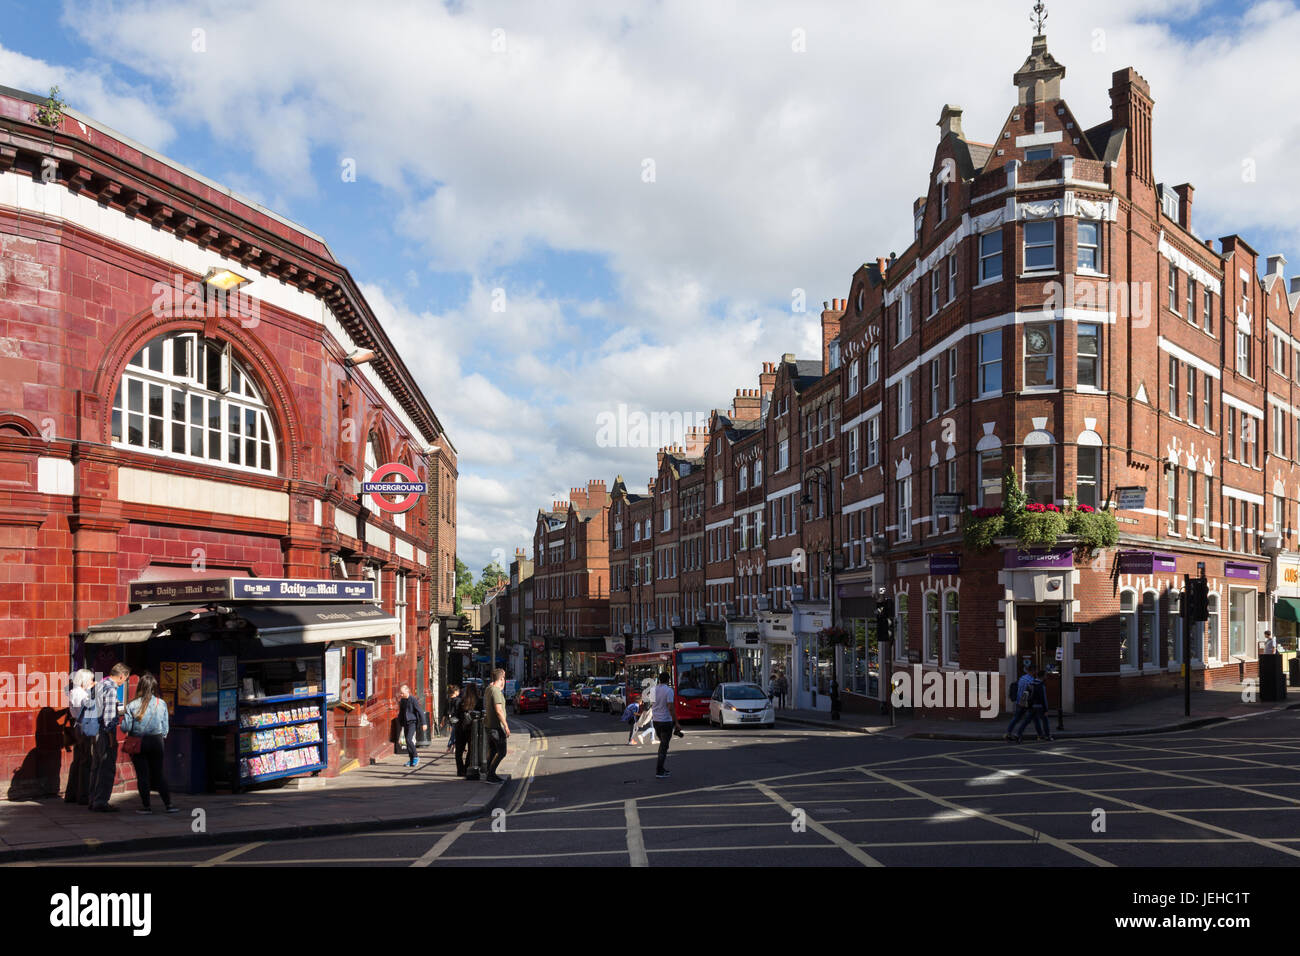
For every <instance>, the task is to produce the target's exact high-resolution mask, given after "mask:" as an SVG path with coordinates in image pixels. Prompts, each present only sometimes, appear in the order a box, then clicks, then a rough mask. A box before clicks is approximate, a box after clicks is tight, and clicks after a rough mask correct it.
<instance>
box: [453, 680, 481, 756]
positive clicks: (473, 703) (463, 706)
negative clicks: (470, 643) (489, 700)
mask: <svg viewBox="0 0 1300 956" xmlns="http://www.w3.org/2000/svg"><path fill="white" fill-rule="evenodd" d="M474 710H478V693H477V692H476V691H475V690H474V685H473V684H466V685H465V693H463V694H461V695H460V696H459V697H458V698H456V708H455V710H453V711H452V712H451V714H452V717H451V719H452V722H453V723H454V725H455V727H456V775H457V776H459V777H463V776H465V748H467V747H468V746H469V728H470V716H469V715H470V711H474Z"/></svg>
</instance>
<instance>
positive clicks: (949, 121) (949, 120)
mask: <svg viewBox="0 0 1300 956" xmlns="http://www.w3.org/2000/svg"><path fill="white" fill-rule="evenodd" d="M936 125H937V126H938V127H939V139H943V138H944V137H945V136H947V135H948V134H949V133H956V134H957V138H958V139H965V138H966V137H965V136H964V135H963V134H962V131H961V107H960V106H949V105H948V104H947V103H945V104H944V106H943V112H942V113H940V114H939V122H938V123H937V124H936Z"/></svg>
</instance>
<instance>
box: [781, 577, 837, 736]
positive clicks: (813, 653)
mask: <svg viewBox="0 0 1300 956" xmlns="http://www.w3.org/2000/svg"><path fill="white" fill-rule="evenodd" d="M794 607H795V610H794V628H795V647H794V656H795V660H794V670H793V671H792V674H793V678H792V679H791V681H790V689H791V692H792V695H793V699H794V704H795V706H796V707H799V708H801V709H804V710H824V711H827V712H829V711H830V709H831V697H830V694H831V682H832V680H834V672H835V653H836V645H835V644H832V643H831V642H830V641H827V640H825V639H823V638H822V637H821V636H820V632H821V631H823V630H825V629H826V628H828V627H830V623H831V608H830V604H829V603H826V602H817V601H808V602H796V603H795V606H794Z"/></svg>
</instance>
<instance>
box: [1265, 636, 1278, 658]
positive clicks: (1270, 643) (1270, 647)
mask: <svg viewBox="0 0 1300 956" xmlns="http://www.w3.org/2000/svg"><path fill="white" fill-rule="evenodd" d="M1264 653H1265V654H1276V653H1277V641H1276V640H1275V639H1274V637H1273V632H1272V631H1265V632H1264Z"/></svg>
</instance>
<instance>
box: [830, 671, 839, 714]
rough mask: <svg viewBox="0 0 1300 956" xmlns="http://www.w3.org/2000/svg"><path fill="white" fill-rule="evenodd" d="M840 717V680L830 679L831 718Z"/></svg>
mask: <svg viewBox="0 0 1300 956" xmlns="http://www.w3.org/2000/svg"><path fill="white" fill-rule="evenodd" d="M839 719H840V682H839V681H837V680H834V679H832V680H831V720H839Z"/></svg>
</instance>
